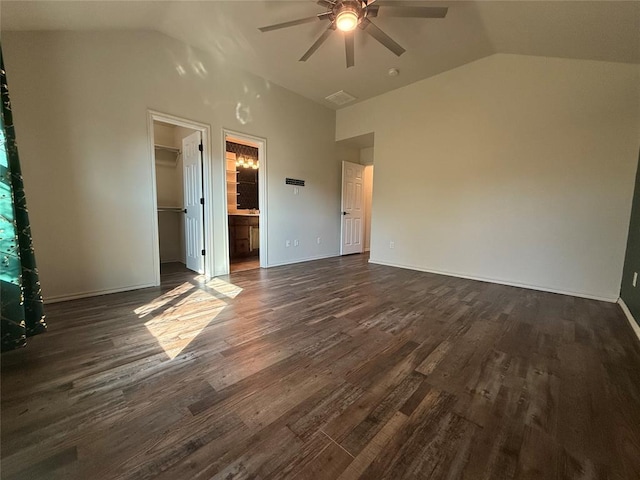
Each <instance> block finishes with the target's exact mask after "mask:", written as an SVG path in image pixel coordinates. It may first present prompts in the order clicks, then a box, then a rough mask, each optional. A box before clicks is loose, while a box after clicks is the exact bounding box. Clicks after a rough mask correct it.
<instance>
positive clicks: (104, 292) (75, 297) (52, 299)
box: [43, 272, 195, 304]
mask: <svg viewBox="0 0 640 480" xmlns="http://www.w3.org/2000/svg"><path fill="white" fill-rule="evenodd" d="M194 274H195V272H194ZM149 287H157V285H155V284H153V283H144V284H141V285H130V286H128V287H119V288H107V289H105V290H92V291H89V292H80V293H72V294H71V295H54V296H53V297H44V299H43V301H44V303H45V304H49V303H58V302H66V301H68V300H78V299H80V298H88V297H98V296H100V295H109V294H111V293H121V292H129V291H131V290H140V289H141V288H149Z"/></svg>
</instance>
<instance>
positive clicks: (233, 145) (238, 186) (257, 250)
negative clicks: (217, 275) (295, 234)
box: [224, 131, 266, 272]
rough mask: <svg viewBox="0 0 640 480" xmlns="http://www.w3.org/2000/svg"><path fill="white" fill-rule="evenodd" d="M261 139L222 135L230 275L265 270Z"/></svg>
mask: <svg viewBox="0 0 640 480" xmlns="http://www.w3.org/2000/svg"><path fill="white" fill-rule="evenodd" d="M264 145H265V141H264V139H258V138H256V137H250V136H247V135H244V134H240V133H235V132H230V131H225V132H224V149H225V151H224V155H225V157H224V158H225V176H226V191H227V195H226V197H227V227H228V247H229V248H228V251H229V272H238V271H245V270H253V269H257V268H261V267H266V232H265V227H266V222H265V218H266V212H265V210H266V195H265V192H264V188H265V185H266V181H265V177H266V163H265V158H264V157H265V155H264Z"/></svg>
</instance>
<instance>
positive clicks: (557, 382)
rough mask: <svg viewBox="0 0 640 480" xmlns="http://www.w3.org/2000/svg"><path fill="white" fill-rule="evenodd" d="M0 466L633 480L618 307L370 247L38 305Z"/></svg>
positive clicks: (637, 435) (169, 474) (6, 474)
mask: <svg viewBox="0 0 640 480" xmlns="http://www.w3.org/2000/svg"><path fill="white" fill-rule="evenodd" d="M47 313H48V323H49V332H48V333H47V334H44V335H40V336H37V337H34V338H32V339H30V341H29V343H28V345H27V347H26V349H23V350H20V351H15V352H10V353H8V354H5V355H3V356H2V359H1V360H2V437H1V441H2V444H1V447H2V452H1V456H2V478H5V479H109V478H118V479H147V478H158V479H192V478H194V479H204V478H206V479H209V478H215V479H239V478H260V479H272V478H292V479H294V478H295V479H338V478H339V479H356V478H362V479H375V480H377V479H393V480H395V479H403V478H425V479H445V478H446V479H457V478H464V479H473V480H476V479H491V480H494V479H511V478H518V479H529V478H540V479H556V478H558V479H625V480H628V479H638V478H640V342H638V340H637V338H636V337H635V336H634V333H633V331H632V330H631V328H630V326H629V325H628V324H627V321H626V319H625V318H624V316H623V314H622V312H621V311H620V310H619V307H618V306H617V305H615V304H608V303H603V302H597V301H592V300H585V299H580V298H573V297H568V296H562V295H555V294H550V293H542V292H536V291H531V290H525V289H519V288H513V287H506V286H500V285H494V284H489V283H482V282H475V281H470V280H463V279H458V278H452V277H444V276H438V275H432V274H427V273H420V272H414V271H409V270H402V269H394V268H390V267H383V266H376V265H370V264H368V263H367V261H366V258H365V257H363V256H350V257H344V258H332V259H328V260H321V261H316V262H310V263H305V264H298V265H294V266H287V267H280V268H273V269H268V270H264V269H263V270H260V269H258V270H251V271H246V272H238V273H234V274H232V275H231V276H230V277H225V278H218V279H214V280H212V281H210V282H208V283H202V279H200V278H199V277H194V275H193V274H187V273H184V272H182V273H181V272H177V273H171V274H168V275H166V276H164V277H163V285H162V287H161V288H155V289H153V288H152V289H145V290H139V291H136V292H129V293H122V294H114V295H108V296H102V297H96V298H91V299H85V300H77V301H72V302H66V303H60V304H53V305H49V306H48V308H47Z"/></svg>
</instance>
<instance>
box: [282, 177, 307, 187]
mask: <svg viewBox="0 0 640 480" xmlns="http://www.w3.org/2000/svg"><path fill="white" fill-rule="evenodd" d="M284 183H285V184H287V185H297V186H298V187H304V180H298V179H297V178H285V179H284Z"/></svg>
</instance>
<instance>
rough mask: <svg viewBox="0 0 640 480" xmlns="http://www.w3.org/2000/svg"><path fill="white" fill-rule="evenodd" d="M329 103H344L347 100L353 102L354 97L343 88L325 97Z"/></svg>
mask: <svg viewBox="0 0 640 480" xmlns="http://www.w3.org/2000/svg"><path fill="white" fill-rule="evenodd" d="M325 98H326V100H328V101H329V102H331V103H335V104H336V105H345V104H347V103H349V102H353V101H354V100H355V99H356V97H354V96H353V95H351V94H349V93H347V92H345V91H344V90H340V91H339V92H336V93H332V94H331V95H329V96H328V97H325Z"/></svg>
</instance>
